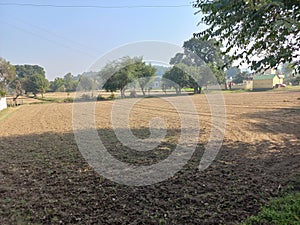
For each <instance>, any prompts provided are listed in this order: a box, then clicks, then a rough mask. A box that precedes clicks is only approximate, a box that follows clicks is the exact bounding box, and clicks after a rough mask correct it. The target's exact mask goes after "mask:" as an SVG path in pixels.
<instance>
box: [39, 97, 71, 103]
mask: <svg viewBox="0 0 300 225" xmlns="http://www.w3.org/2000/svg"><path fill="white" fill-rule="evenodd" d="M36 99H38V100H40V101H43V102H55V103H62V102H65V103H67V102H73V98H71V97H67V98H36Z"/></svg>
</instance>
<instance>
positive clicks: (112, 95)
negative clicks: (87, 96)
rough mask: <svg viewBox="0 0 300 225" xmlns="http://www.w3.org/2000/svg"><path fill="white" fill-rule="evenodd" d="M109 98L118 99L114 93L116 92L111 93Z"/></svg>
mask: <svg viewBox="0 0 300 225" xmlns="http://www.w3.org/2000/svg"><path fill="white" fill-rule="evenodd" d="M107 99H109V100H114V99H116V96H115V95H114V93H111V94H110V96H109V97H108V98H107Z"/></svg>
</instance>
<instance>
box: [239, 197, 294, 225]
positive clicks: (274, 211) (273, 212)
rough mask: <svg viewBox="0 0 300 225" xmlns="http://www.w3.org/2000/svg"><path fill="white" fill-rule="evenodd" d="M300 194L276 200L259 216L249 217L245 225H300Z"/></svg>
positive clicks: (262, 210) (264, 208)
mask: <svg viewBox="0 0 300 225" xmlns="http://www.w3.org/2000/svg"><path fill="white" fill-rule="evenodd" d="M299 216H300V192H297V193H293V194H288V195H286V196H284V197H279V198H274V199H272V200H270V202H269V204H268V205H267V206H265V207H263V208H262V209H261V211H260V212H259V214H258V215H256V216H251V217H249V218H248V219H247V220H246V221H245V222H244V223H242V224H243V225H251V224H278V225H279V224H290V225H294V224H295V225H296V224H297V225H298V224H300V218H299Z"/></svg>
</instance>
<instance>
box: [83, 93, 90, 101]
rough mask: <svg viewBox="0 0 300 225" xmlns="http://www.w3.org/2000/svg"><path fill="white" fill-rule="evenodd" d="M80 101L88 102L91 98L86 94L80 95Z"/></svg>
mask: <svg viewBox="0 0 300 225" xmlns="http://www.w3.org/2000/svg"><path fill="white" fill-rule="evenodd" d="M81 99H82V100H84V101H89V100H91V96H90V95H88V94H83V95H81Z"/></svg>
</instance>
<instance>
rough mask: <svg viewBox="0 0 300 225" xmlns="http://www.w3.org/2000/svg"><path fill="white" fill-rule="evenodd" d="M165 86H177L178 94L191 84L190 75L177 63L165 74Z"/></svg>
mask: <svg viewBox="0 0 300 225" xmlns="http://www.w3.org/2000/svg"><path fill="white" fill-rule="evenodd" d="M163 79H164V80H163V85H164V87H165V88H166V87H173V88H175V91H176V94H181V89H182V88H183V87H186V86H187V85H188V84H189V81H190V77H189V75H188V74H187V73H186V72H185V71H184V70H183V69H181V68H179V66H177V65H175V66H173V67H172V69H170V70H169V71H167V72H165V74H164V75H163Z"/></svg>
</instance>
